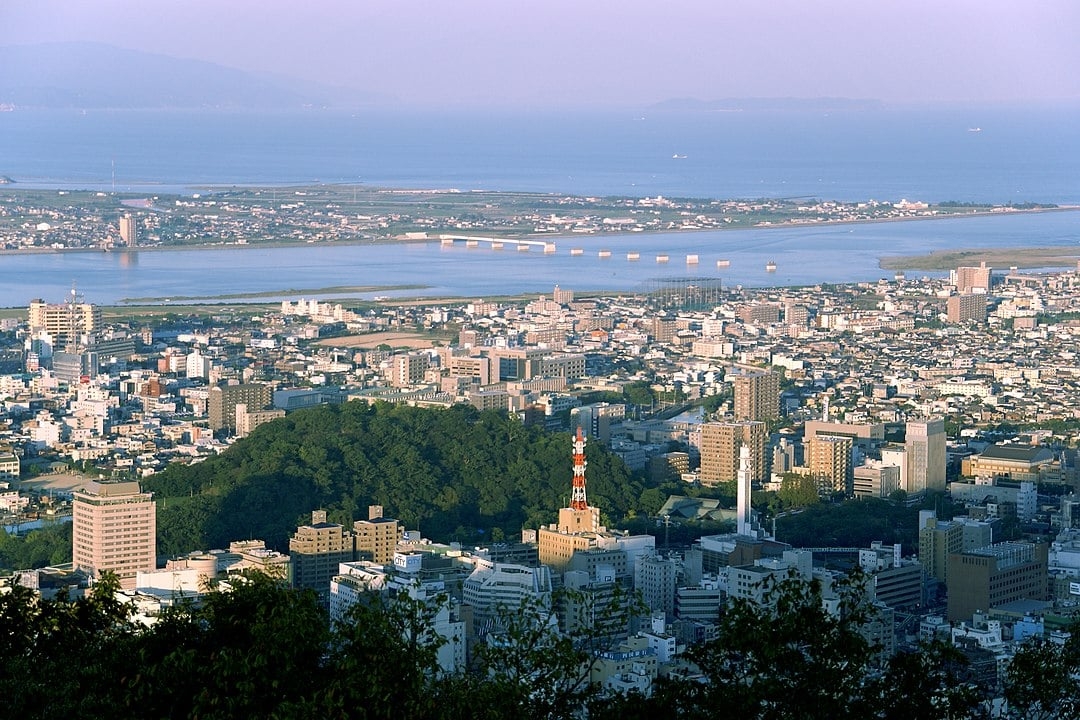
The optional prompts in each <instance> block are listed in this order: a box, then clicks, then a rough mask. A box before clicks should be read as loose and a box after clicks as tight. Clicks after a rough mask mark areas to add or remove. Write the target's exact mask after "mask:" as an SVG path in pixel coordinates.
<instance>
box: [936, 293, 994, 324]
mask: <svg viewBox="0 0 1080 720" xmlns="http://www.w3.org/2000/svg"><path fill="white" fill-rule="evenodd" d="M945 315H946V318H947V319H948V321H949V322H951V323H966V322H980V323H981V322H986V295H982V294H976V293H969V294H966V295H951V296H949V299H948V300H946V301H945Z"/></svg>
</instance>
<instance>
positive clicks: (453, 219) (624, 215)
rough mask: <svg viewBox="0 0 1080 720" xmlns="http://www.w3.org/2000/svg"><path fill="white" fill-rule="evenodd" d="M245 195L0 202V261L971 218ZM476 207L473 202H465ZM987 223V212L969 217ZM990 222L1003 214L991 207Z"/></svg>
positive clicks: (535, 199) (905, 210) (917, 205)
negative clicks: (162, 250)
mask: <svg viewBox="0 0 1080 720" xmlns="http://www.w3.org/2000/svg"><path fill="white" fill-rule="evenodd" d="M357 192H359V190H358V189H354V192H353V193H352V197H350V193H349V192H348V190H347V189H346V188H341V187H322V188H314V187H313V188H307V189H288V190H285V189H282V190H275V189H253V190H242V191H227V192H217V193H213V194H210V195H202V194H194V195H183V196H155V197H148V198H128V199H121V200H120V201H119V202H117V198H116V196H115V194H114V193H105V192H91V193H87V192H74V193H73V192H69V191H63V190H62V191H59V194H58V196H57V197H56V198H52V199H51V200H50V201H48V202H44V201H42V200H41V199H40V198H35V199H29V198H28V197H27V196H23V195H21V194H19V193H18V192H11V193H9V194H7V195H0V249H8V250H20V249H21V250H34V249H36V250H41V249H53V250H64V249H87V248H101V249H112V248H130V247H136V246H143V247H154V246H163V245H164V246H168V245H221V244H241V245H246V244H255V243H259V242H276V243H280V242H294V243H317V242H356V241H371V240H391V239H392V240H423V239H425V238H426V237H427V233H429V232H430V233H438V232H446V231H448V230H458V231H470V232H489V233H498V234H508V233H509V234H513V235H522V234H542V233H557V234H569V233H576V234H598V233H625V232H642V231H648V232H671V231H685V230H706V229H717V228H725V227H738V226H767V225H773V224H781V223H782V224H811V223H821V222H858V221H868V220H893V219H902V218H911V217H931V216H935V215H942V214H946V215H948V214H956V213H959V212H974V211H976V209H975V208H968V209H959V208H953V207H938V206H935V207H930V206H928V205H927V204H926V203H921V202H910V201H907V200H900V201H898V202H880V201H874V200H871V201H869V202H861V203H850V202H840V201H812V202H808V201H795V200H784V199H760V200H753V201H747V200H687V199H680V200H677V201H676V200H672V199H669V198H665V197H662V196H657V197H655V198H600V197H577V196H554V195H545V194H535V195H523V194H518V193H509V194H500V193H471V194H470V195H468V196H466V195H464V194H462V193H460V192H458V191H456V190H415V191H409V190H375V189H368V188H365V189H364V190H363V196H362V197H358V195H357ZM473 196H475V198H474V197H473ZM978 209H979V210H982V211H986V210H987V208H978ZM994 209H995V210H1000V211H1006V210H1008V209H1009V208H1005V207H999V208H994Z"/></svg>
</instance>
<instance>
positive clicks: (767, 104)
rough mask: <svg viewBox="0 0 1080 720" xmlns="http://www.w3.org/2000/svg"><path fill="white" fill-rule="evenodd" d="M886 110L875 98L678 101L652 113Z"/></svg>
mask: <svg viewBox="0 0 1080 720" xmlns="http://www.w3.org/2000/svg"><path fill="white" fill-rule="evenodd" d="M882 107H884V103H882V101H881V100H875V99H872V98H836V97H813V98H796V97H781V98H770V97H756V98H724V99H721V100H698V99H696V98H674V99H671V100H664V101H663V102H659V103H656V104H655V105H653V106H652V107H651V108H650V109H651V110H661V111H663V110H670V111H678V112H688V111H690V112H738V111H740V110H803V111H817V112H821V111H828V110H876V109H879V108H882Z"/></svg>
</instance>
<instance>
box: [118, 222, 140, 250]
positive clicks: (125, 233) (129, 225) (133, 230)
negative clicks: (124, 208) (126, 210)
mask: <svg viewBox="0 0 1080 720" xmlns="http://www.w3.org/2000/svg"><path fill="white" fill-rule="evenodd" d="M120 240H122V241H123V242H124V244H125V245H127V246H128V247H135V246H136V245H138V244H139V225H138V222H137V221H136V220H135V218H134V217H132V216H131V214H126V215H121V216H120Z"/></svg>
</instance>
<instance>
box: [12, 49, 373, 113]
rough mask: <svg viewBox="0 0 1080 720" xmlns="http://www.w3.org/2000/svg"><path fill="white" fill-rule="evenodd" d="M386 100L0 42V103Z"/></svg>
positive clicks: (119, 54)
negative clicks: (0, 45)
mask: <svg viewBox="0 0 1080 720" xmlns="http://www.w3.org/2000/svg"><path fill="white" fill-rule="evenodd" d="M391 101H393V98H388V97H385V96H378V95H374V94H364V93H361V92H357V91H354V90H345V89H341V88H333V87H327V86H321V85H318V84H314V83H307V82H304V81H299V80H292V79H285V78H276V77H270V76H263V75H258V74H253V73H248V72H244V71H242V70H236V69H233V68H228V67H223V66H221V65H215V64H214V63H209V62H203V61H201V60H185V59H181V58H174V57H169V56H166V55H157V54H154V53H146V52H140V51H136V50H125V49H122V48H117V47H113V46H110V45H102V44H98V43H48V44H41V45H9V46H5V47H0V106H14V107H15V108H24V107H33V108H93V109H102V108H109V109H157V108H161V109H165V108H176V109H196V108H217V109H262V110H270V109H281V110H286V109H300V108H304V107H312V106H314V107H329V106H332V107H354V106H360V105H370V104H375V103H382V102H391Z"/></svg>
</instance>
